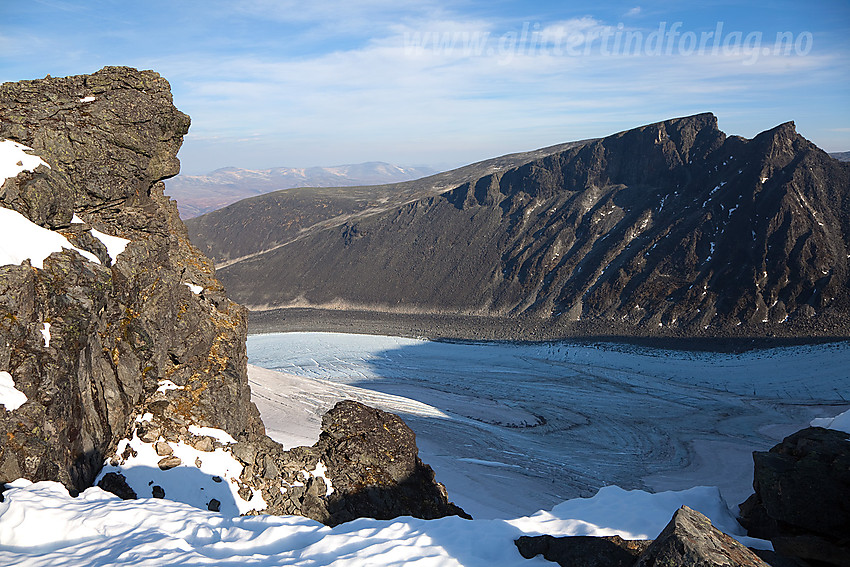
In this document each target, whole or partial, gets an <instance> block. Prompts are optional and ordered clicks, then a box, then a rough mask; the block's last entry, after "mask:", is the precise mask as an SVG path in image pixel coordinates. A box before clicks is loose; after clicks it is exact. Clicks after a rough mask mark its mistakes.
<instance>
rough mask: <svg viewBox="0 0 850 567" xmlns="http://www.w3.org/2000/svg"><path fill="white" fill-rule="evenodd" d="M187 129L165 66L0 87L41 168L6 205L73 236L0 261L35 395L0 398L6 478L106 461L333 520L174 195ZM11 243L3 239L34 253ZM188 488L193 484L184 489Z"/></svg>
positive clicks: (77, 480)
mask: <svg viewBox="0 0 850 567" xmlns="http://www.w3.org/2000/svg"><path fill="white" fill-rule="evenodd" d="M188 127H189V118H188V116H186V115H185V114H183V113H181V112H180V111H178V110H177V109H176V108H175V107H174V105H173V104H172V99H171V93H170V87H169V85H168V82H167V81H166V80H165V79H163V78H162V77H160V76H159V75H158V74H156V73H154V72H152V71H137V70H135V69H130V68H126V67H106V68H104V69H102V70H101V71H99V72H97V73H94V74H93V75H81V76H74V77H65V78H46V79H43V80H36V81H22V82H19V83H6V84H3V85H0V142H4V143H5V140H12V141H14V142H15V143H18V144H23V145H25V146H27V147H29V148H32V151H31V152H30V153H31V154H34V155H37V156H39V157H40V159H41V160H43V162H44V164H39V165H37V166H33V167H29V168H28V167H25V166H24V164H23V161H21V166H20V167H18V168H17V169H15V171H18V170H20V169H24V171H21V172H20V173H18V174H17V175H14V176H12V177H9V178H5V177H4V178H3V180H2V181H3V183H2V187H1V188H0V206H2V207H4V209H3V210H4V211H6V213H9V211H8V210H7V209H12V210H14V211H17V213H20V214H21V215H23V217H22V218H21V222H22V223H23V225H25V226H26V227H27V229H28V230H35V231H42V232H40V233H39V234H47V235H49V236H50V237H51V238H53V239H55V238H60V237H59V235H63V236H64V237H66V238H67V241H63V242H65V244H67V246H65V245H63V247H64V249H61V251H56V252H53V253H52V254H50V255H49V256H47V257H46V258H44V260H43V262H41V261H40V260H39V261H38V262H35V261H30V260H24V261H22V262H21V263H19V264H18V263H10V264H7V265H3V266H0V372H2V373H7V374H8V377H10V379H11V382H12V384H13V387H14V389H15V391H16V392H18V394H16V395H23V396H25V397H26V401H25V402H24V403H22V404H17V403H15V404H9V405H10V407H6V405H5V403H8V400H5V399H4V400H0V402H4V403H3V406H2V407H0V486H2V483H4V482H10V481H12V480H15V479H17V478H19V477H25V478H27V479H29V480H31V481H39V480H54V481H59V482H61V483H63V484H64V485H65V486H66V487H68V489H69V490H71V491H73V492H77V491H81V490H83V489H85V488H87V487H89V486H91V485H92V483H93V482H94V481H95V479H96V477H97V476H98V474H99V473H100V472H101V469H102V467H103V465H104V462H105V461H106V460H107V459H108V461H109V463H108V467H107V469H108V470H106V471H104V472H105V473H107V474H104V475H103V476H102V478H101V479H100V485H101V486H102V487H103V488H106V489H107V490H111V491H113V492H115V493H116V494H119V495H120V496H121V497H122V498H132V497H134V496H138V497H167V498H174V499H183V497H185V498H188V499H189V501H191V502H193V503H195V504H196V505H198V506H200V507H203V508H204V509H207V508H208V509H211V510H219V509H222V510H223V509H224V508H228V507H229V508H228V509H229V510H232V511H237V510H238V511H240V512H251V513H256V512H257V511H259V510H262V511H265V512H269V513H286V512H292V513H301V514H305V515H308V516H310V517H313V518H316V519H320V520H324V521H329V519H330V518H332V517H333V514H332V513H331V514H329V513H328V511H327V496H328V495H327V494H326V493H325V492H320V491H319V489H320V488H321V487H322V486H323V485H322V484H321V482H322V481H321V480H319V481H315V482H309V483H307V485H306V488H305V491H304V492H305V494H306V495H305V494H296V493H298V492H299V491H298V490H294V489H295V488H301V487H299V486H297V485H298V484H299V482H300V484H302V485H304V484H305V483H304V482H301V481H308V480H311V479H313V477H315V476H317V475H318V476H321V474H320V473H317V472H316V465H317V460H316V459H315V458H314V456H321V452H316V451H314V450H313V449H310V448H303V450H294V451H291V452H288V453H287V452H284V451H283V450H282V448H281V446H280V445H279V444H277V443H275V442H274V441H272V440H271V439H269V438H268V437H266V436H265V432H264V428H263V424H262V422H261V420H260V417H259V412H258V411H257V409H256V407H255V406H254V404H253V403H252V402H251V400H250V390H249V387H248V381H247V371H246V364H247V356H246V352H245V338H246V322H245V312H244V309H243V308H242V307H240V306H239V305H237V304H235V303H233V302H231V301H230V300H229V299H228V298H227V296H226V295H225V292H224V289H223V287H222V286H221V284H220V283H219V282H218V280H217V279H216V277H215V274H214V269H213V266H212V264H211V262H210V261H209V260H208V259H207V258H205V257H204V256H203V255H202V254H201V253H200V252H199V251H198V250H197V249H196V248H195V247H194V246H192V244H191V243H190V241H189V238H188V235H187V232H186V229H185V227H184V225H183V223H182V222H181V221H180V219H179V217H178V214H177V208H176V206H175V204H174V202H173V201H171V200H169V199H168V198H167V197H166V196H164V195H163V187H164V185H163V183H162V180H163V179H165V178H167V177H170V176H173V175H176V174H177V172H178V170H179V162H178V161H177V158H176V154H177V150H178V149H179V147H180V144H181V143H182V137H183V135H184V134H186V132H187V131H188ZM10 143H11V142H10ZM26 159H27V160H28V161H29V158H28V157H27V158H26ZM34 159H35V158H34ZM36 161H37V160H36ZM12 165H13V166H14V165H15V164H12ZM4 214H5V213H4ZM9 214H13V215H15V214H16V213H9ZM4 218H5V217H4ZM15 218H18V217H17V216H16V217H15ZM14 240H15V239H14V235H12V237H11V238H9V242H4V250H5V249H13V250H14V249H17V248H16V247H18V248H20V247H22V246H23V247H24V248H25V245H26V244H27V243H22V242H14ZM116 243H119V244H120V246H118V245H116ZM72 244H73V246H72ZM75 247H76V248H75ZM24 248H22V249H24ZM122 248H123V249H122ZM57 250H59V249H57ZM24 257H27V256H24ZM7 374H3V375H2V376H1V377H3V379H4V380H8V379H9V378H7ZM396 419H397V418H396ZM413 449H415V445H413ZM364 450H368V448H367V447H364ZM361 457H362V458H366V457H363V456H361ZM369 458H375V459H377V460H379V461H380V456H372V457H369ZM309 465H312V466H309ZM133 467H135V468H133ZM216 467H218V468H216ZM219 469H220V470H221V471H222V472H221V473H218V472H211V471H214V470H219ZM304 469H306V470H304ZM296 472H300V473H301V477H300V481H299V480H296V479H295V478H294V476H295V474H296ZM328 474H329V476H330V475H331V474H333V471H330V472H329V473H328ZM305 475H306V477H310V478H306V477H305ZM148 477H150V478H151V481H150V482H149V483H148V482H142V480H146V479H147V478H148ZM175 479H177V480H180V481H181V482H174V481H175ZM431 481H432V484H433V486H434V487H438V486H439V485H437V484H436V483H433V477H432V478H431ZM363 483H364V484H368V481H367V480H366V479H363ZM186 486H189V487H193V489H194V490H195V492H196V493H194V494H193V495H186V494H183V495H181V494H180V492H181V491H183V492H186V490H185V489H184V488H185V487H186ZM175 487H176V488H175ZM181 487H183V488H181ZM290 488H291V489H293V490H292V491H290V492H289V494H290V496H288V497H286V498H285V497H284V494H286V493H287V491H288V490H289V489H290ZM203 491H205V492H203ZM341 493H342V492H341ZM293 494H295V496H293ZM302 496H303V497H302ZM309 496H315V497H316V499H315V501H313V500H310V498H309ZM424 497H425V499H426V501H429V500H428V498H431V496H430V493H427V494H425V495H424ZM192 498H194V499H195V500H192ZM184 501H187V500H185V499H184ZM305 502H306V504H305ZM447 510H448V508H447ZM368 512H369V513H372V508H369V510H368ZM353 513H354V514H355V515H356V514H357V511H356V509H353ZM388 513H399V514H401V513H405V514H415V513H416V511H414V510H412V509H411V508H410V506H407V507H405V506H398V507H396V508H393V511H392V512H388ZM447 513H454V512H451V511H449V512H447ZM346 519H347V518H346Z"/></svg>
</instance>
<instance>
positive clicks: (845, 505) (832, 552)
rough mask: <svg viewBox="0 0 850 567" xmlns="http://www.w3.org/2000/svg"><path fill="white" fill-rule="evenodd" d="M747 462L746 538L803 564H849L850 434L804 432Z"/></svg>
mask: <svg viewBox="0 0 850 567" xmlns="http://www.w3.org/2000/svg"><path fill="white" fill-rule="evenodd" d="M753 461H754V463H755V469H754V479H753V488H754V489H755V494H753V495H752V496H751V497H750V498H749V499H747V501H746V502H744V503H743V504H741V524H742V525H743V526H744V527H745V528H747V530H748V533H749V534H750V535H751V536H753V537H758V538H762V539H769V540H771V541H772V542H773V547H774V549H775V550H776V551H777V552H778V553H780V554H782V555H785V556H788V557H793V558H795V559H798V560H801V561H803V562H805V564H807V565H808V564H811V565H841V566H847V565H850V434H848V433H844V432H843V431H837V430H832V429H823V428H820V427H809V428H806V429H803V430H801V431H798V432H797V433H794V434H793V435H790V436H788V437H786V438H785V439H784V440H783V441H782V442H781V443H779V444H777V445H776V446H775V447H773V448H772V449H771V450H770V451H767V452H760V451H757V452H754V453H753Z"/></svg>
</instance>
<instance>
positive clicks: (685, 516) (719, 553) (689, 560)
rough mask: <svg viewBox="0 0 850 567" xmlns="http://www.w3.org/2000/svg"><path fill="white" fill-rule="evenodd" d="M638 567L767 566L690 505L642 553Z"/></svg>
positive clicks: (681, 510) (678, 511)
mask: <svg viewBox="0 0 850 567" xmlns="http://www.w3.org/2000/svg"><path fill="white" fill-rule="evenodd" d="M635 567H768V565H767V563H765V562H764V561H762V560H761V559H760V558H759V557H758V556H757V555H756V554H755V553H753V552H752V551H750V550H749V549H748V548H747V547H745V546H744V545H743V544H741V543H740V542H738V541H737V540H734V539H732V538H731V537H729V536H728V535H726V534H724V533H723V532H721V531H720V530H718V529H717V528H715V527H714V526H712V525H711V521H710V520H709V519H708V518H706V517H705V516H703V515H702V514H700V513H699V512H697V511H696V510H692V509H690V508H688V507H687V506H682V507H681V508H679V509H678V510H676V513H675V514H673V519H672V520H670V523H669V524H667V527H665V528H664V530H663V531H662V532H661V534H659V536H658V537H657V538H656V539H655V541H653V542H652V544H651V545H650V546H649V547H648V548H647V549H646V551H644V552H643V554H642V555H641V556H640V558H639V559H638V560H637V562H636V563H635Z"/></svg>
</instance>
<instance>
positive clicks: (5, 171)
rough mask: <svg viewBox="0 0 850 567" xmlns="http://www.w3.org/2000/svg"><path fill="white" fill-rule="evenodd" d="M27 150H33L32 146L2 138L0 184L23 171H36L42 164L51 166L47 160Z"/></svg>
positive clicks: (0, 142)
mask: <svg viewBox="0 0 850 567" xmlns="http://www.w3.org/2000/svg"><path fill="white" fill-rule="evenodd" d="M27 151H32V148H30V147H28V146H25V145H23V144H19V143H17V142H13V141H12V140H6V139H3V140H0V180H2V181H0V185H2V184H3V183H4V182H5V181H6V180H7V179H9V178H10V177H17V175H18V174H19V173H21V172H22V171H34V170H35V168H37V167H38V166H40V165H44V166H47V167H50V165H48V163H47V162H46V161H44V160H43V159H41V158H40V157H38V156H36V155H32V154H28V153H26V152H27Z"/></svg>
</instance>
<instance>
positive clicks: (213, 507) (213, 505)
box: [207, 498, 221, 512]
mask: <svg viewBox="0 0 850 567" xmlns="http://www.w3.org/2000/svg"><path fill="white" fill-rule="evenodd" d="M207 510H209V511H210V512H218V511H219V510H221V502H219V501H218V500H216V499H215V498H213V499H212V500H210V501H209V503H208V504H207Z"/></svg>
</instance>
